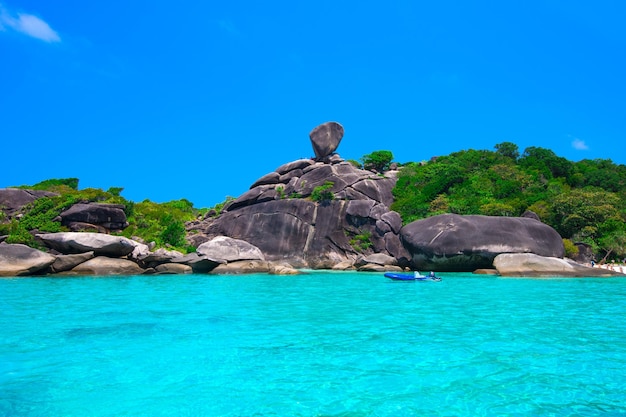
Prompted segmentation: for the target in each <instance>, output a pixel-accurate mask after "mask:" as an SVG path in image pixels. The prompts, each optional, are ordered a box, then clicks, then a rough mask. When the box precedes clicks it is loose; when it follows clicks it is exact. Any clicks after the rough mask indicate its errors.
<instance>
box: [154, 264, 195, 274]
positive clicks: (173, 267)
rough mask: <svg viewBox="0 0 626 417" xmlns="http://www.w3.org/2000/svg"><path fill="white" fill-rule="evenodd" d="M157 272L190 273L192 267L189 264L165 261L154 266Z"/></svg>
mask: <svg viewBox="0 0 626 417" xmlns="http://www.w3.org/2000/svg"><path fill="white" fill-rule="evenodd" d="M154 269H155V270H156V272H157V273H158V274H191V273H193V269H192V268H191V267H190V266H189V265H183V264H176V263H165V264H160V265H158V266H157V267H156V268H154Z"/></svg>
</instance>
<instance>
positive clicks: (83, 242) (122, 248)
mask: <svg viewBox="0 0 626 417" xmlns="http://www.w3.org/2000/svg"><path fill="white" fill-rule="evenodd" d="M36 237H37V238H39V239H41V240H42V241H43V242H44V244H45V245H46V246H48V247H49V248H52V249H54V250H57V251H59V252H61V253H63V254H72V253H83V252H90V251H93V252H94V253H95V255H96V256H100V255H103V256H110V257H122V256H126V255H128V254H129V253H131V252H132V251H133V250H134V249H135V246H136V244H137V242H133V241H131V240H130V239H128V238H125V237H123V236H113V235H107V234H104V233H91V232H85V233H82V232H59V233H42V234H38V235H36Z"/></svg>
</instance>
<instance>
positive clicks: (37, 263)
mask: <svg viewBox="0 0 626 417" xmlns="http://www.w3.org/2000/svg"><path fill="white" fill-rule="evenodd" d="M55 259H56V258H55V256H53V255H50V254H48V253H45V252H42V251H40V250H37V249H33V248H30V247H28V246H26V245H21V244H9V243H4V242H2V243H0V276H2V277H17V276H23V275H33V274H37V273H42V272H45V271H46V270H47V269H48V267H49V266H50V265H52V263H53V262H54V261H55Z"/></svg>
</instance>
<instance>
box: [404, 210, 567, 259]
mask: <svg viewBox="0 0 626 417" xmlns="http://www.w3.org/2000/svg"><path fill="white" fill-rule="evenodd" d="M400 238H401V240H402V242H403V244H404V247H405V248H406V249H407V250H408V251H409V253H410V257H411V265H412V267H413V268H414V269H417V270H433V271H473V270H475V269H481V268H491V267H492V264H493V259H494V258H495V257H496V256H497V255H499V254H501V253H534V254H536V255H540V256H546V257H556V258H562V257H563V255H564V253H565V249H564V247H563V240H562V239H561V236H560V235H559V234H558V233H557V232H556V230H554V229H553V228H551V227H550V226H548V225H546V224H544V223H541V222H539V221H537V220H535V219H532V218H526V217H492V216H459V215H456V214H442V215H439V216H433V217H430V218H427V219H423V220H418V221H415V222H413V223H410V224H408V225H406V226H404V227H403V228H402V230H401V231H400Z"/></svg>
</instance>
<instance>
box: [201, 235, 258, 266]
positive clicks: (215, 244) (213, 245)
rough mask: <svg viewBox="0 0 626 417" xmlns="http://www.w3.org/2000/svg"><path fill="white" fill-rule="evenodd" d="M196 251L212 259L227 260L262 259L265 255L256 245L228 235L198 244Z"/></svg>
mask: <svg viewBox="0 0 626 417" xmlns="http://www.w3.org/2000/svg"><path fill="white" fill-rule="evenodd" d="M196 252H197V253H198V254H199V255H204V256H207V257H209V258H212V259H223V260H224V261H226V262H235V261H247V260H260V261H264V260H265V256H263V253H262V252H261V251H260V250H259V248H257V247H256V246H254V245H251V244H250V243H248V242H246V241H244V240H239V239H233V238H230V237H227V236H218V237H216V238H213V239H212V240H210V241H209V242H205V243H203V244H201V245H200V246H198V248H197V249H196Z"/></svg>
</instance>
